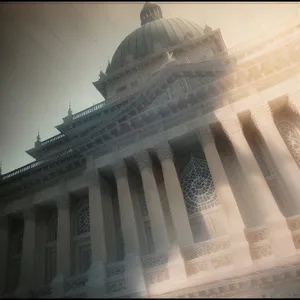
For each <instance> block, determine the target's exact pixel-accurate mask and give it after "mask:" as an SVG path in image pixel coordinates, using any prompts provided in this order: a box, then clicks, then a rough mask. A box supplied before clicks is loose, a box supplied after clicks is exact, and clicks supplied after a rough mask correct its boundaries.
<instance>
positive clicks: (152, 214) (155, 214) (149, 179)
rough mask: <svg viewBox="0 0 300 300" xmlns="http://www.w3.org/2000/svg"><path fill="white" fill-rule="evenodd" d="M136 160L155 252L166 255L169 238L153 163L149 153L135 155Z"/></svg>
mask: <svg viewBox="0 0 300 300" xmlns="http://www.w3.org/2000/svg"><path fill="white" fill-rule="evenodd" d="M135 160H136V162H137V164H138V167H139V170H140V172H141V176H142V181H143V187H144V193H145V198H146V203H147V208H148V212H149V219H150V223H151V230H152V235H153V241H154V247H155V252H156V253H165V252H167V251H168V247H169V237H168V231H167V227H166V221H165V216H164V212H163V209H162V204H161V200H160V196H159V192H158V188H157V184H156V181H155V178H154V174H153V169H152V162H151V159H150V157H149V154H148V153H147V151H142V152H140V153H138V154H137V155H135Z"/></svg>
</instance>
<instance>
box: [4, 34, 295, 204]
mask: <svg viewBox="0 0 300 300" xmlns="http://www.w3.org/2000/svg"><path fill="white" fill-rule="evenodd" d="M299 53H300V52H299V39H297V40H294V41H292V42H291V43H289V44H288V45H285V47H282V48H281V49H280V50H278V51H276V53H275V54H276V57H277V58H280V59H278V60H277V61H276V62H277V63H276V64H274V63H273V61H274V59H273V57H272V56H268V57H266V59H265V60H264V61H260V62H258V63H257V64H256V65H254V66H251V67H249V68H234V67H233V65H232V64H230V63H229V60H227V64H226V63H224V60H219V61H218V60H216V59H215V60H214V64H213V63H212V62H211V63H206V64H204V63H201V67H202V68H201V69H200V68H197V67H195V66H196V65H197V64H182V65H175V66H172V67H170V68H167V69H166V70H165V72H166V73H165V74H169V75H168V76H167V75H166V76H165V81H166V84H167V86H170V85H172V83H174V82H176V80H179V81H180V80H181V81H182V79H185V80H186V81H187V83H188V88H185V90H184V89H183V90H184V93H183V94H182V91H181V94H178V93H177V91H178V90H176V88H178V86H181V87H183V86H184V85H183V84H182V85H180V84H179V85H178V84H177V85H176V84H175V86H174V90H173V91H174V92H175V94H176V93H177V95H178V96H179V97H176V96H174V97H171V98H170V99H167V101H166V100H165V101H157V99H158V97H160V96H161V95H162V94H163V93H165V92H166V87H167V86H166V85H161V86H159V85H157V86H156V87H155V88H153V86H151V87H149V88H148V89H147V90H144V91H143V93H141V94H140V95H139V96H138V97H136V98H135V99H134V100H133V102H132V103H129V104H128V106H127V107H126V109H125V108H124V109H122V110H121V111H120V112H118V113H116V116H115V118H112V119H110V120H109V121H110V122H109V123H106V124H103V126H102V128H101V127H100V128H99V129H98V128H96V129H94V130H93V131H92V132H90V133H89V134H87V135H86V136H85V137H83V138H81V139H78V140H76V141H75V142H74V143H70V144H69V145H70V146H71V149H72V151H74V153H76V156H73V157H72V154H71V153H69V154H66V156H63V157H62V158H60V159H57V160H56V161H54V162H53V164H54V165H57V169H55V168H54V169H55V171H54V172H53V170H52V168H53V167H54V166H51V164H52V161H45V162H43V161H42V162H39V161H38V162H34V163H32V164H29V165H27V166H24V167H22V168H20V169H17V170H14V171H13V172H10V173H8V174H4V175H3V176H2V181H1V182H0V186H1V197H2V198H3V199H4V198H7V197H12V194H11V193H12V192H13V191H15V190H17V192H20V193H23V192H24V191H25V190H28V189H31V187H33V186H34V182H36V183H37V186H39V185H41V184H42V183H43V182H47V180H50V179H51V178H52V179H55V178H57V177H59V176H60V173H61V170H60V165H63V159H66V160H67V159H69V158H70V161H69V162H70V164H71V167H69V168H70V170H71V169H72V168H73V169H74V167H76V161H80V162H81V163H80V164H79V165H77V167H78V168H80V167H81V168H83V167H84V163H85V159H84V157H85V156H86V155H88V154H89V153H93V154H94V155H99V157H100V156H104V155H106V154H107V153H110V152H115V151H116V150H118V148H122V147H124V145H128V144H130V143H134V142H136V141H137V140H142V139H145V138H147V137H149V136H152V135H155V134H157V133H158V132H162V131H165V130H168V129H169V128H174V127H176V126H181V125H182V124H184V123H185V122H186V120H191V119H192V118H194V117H198V118H199V116H204V115H206V114H208V113H210V112H211V111H214V110H215V109H217V108H220V107H222V106H224V105H226V104H233V103H235V102H236V101H239V100H240V99H242V98H245V97H247V96H249V93H252V92H253V90H256V91H263V90H265V89H267V88H270V87H272V86H274V85H277V84H280V82H283V81H285V80H287V78H291V77H293V76H296V75H297V74H299V69H300V67H299V63H300V61H299ZM218 63H219V65H221V67H219V69H218V68H217V65H218ZM188 65H189V68H188V67H187V66H188ZM226 65H227V66H229V67H228V68H227V69H228V70H227V69H226ZM204 66H205V68H206V69H205V68H204ZM179 67H180V68H179ZM193 67H194V68H193ZM176 68H179V69H178V70H179V71H181V72H173V70H175V69H176ZM185 68H187V70H188V74H190V80H189V76H187V74H186V73H185V72H184V71H183V70H184V69H185ZM191 69H192V70H191ZM213 69H215V72H212V71H213ZM197 70H198V71H197ZM195 72H196V73H195ZM201 72H202V73H201ZM195 74H198V79H197V80H198V81H197V80H195ZM199 74H201V75H202V76H200V75H199ZM203 74H206V75H207V74H214V76H212V79H213V80H211V81H205V80H204V81H202V82H201V80H203V77H205V76H203ZM219 75H222V76H219ZM196 77H197V76H196ZM191 80H194V81H195V82H194V83H193V82H192V81H191ZM155 101H156V102H155ZM154 102H155V103H154ZM192 115H193V116H194V117H193V116H192ZM116 145H118V147H116ZM72 166H73V167H72ZM41 172H45V176H44V177H43V178H44V179H43V180H41V178H40V177H41V174H42V173H41ZM63 172H68V167H65V169H64V170H63ZM51 174H52V175H51ZM43 175H44V174H43ZM35 176H36V177H39V178H38V179H36V178H35ZM8 186H9V189H8V188H7V187H8Z"/></svg>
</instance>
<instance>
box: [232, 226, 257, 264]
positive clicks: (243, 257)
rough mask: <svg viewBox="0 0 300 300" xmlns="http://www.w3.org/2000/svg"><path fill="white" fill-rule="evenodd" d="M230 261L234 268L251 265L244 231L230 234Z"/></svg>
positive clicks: (251, 261)
mask: <svg viewBox="0 0 300 300" xmlns="http://www.w3.org/2000/svg"><path fill="white" fill-rule="evenodd" d="M230 243H231V251H232V261H233V265H234V268H235V269H241V268H247V267H249V266H252V265H253V260H252V258H251V254H250V249H249V244H248V242H247V240H246V236H245V233H244V232H237V233H234V234H231V235H230Z"/></svg>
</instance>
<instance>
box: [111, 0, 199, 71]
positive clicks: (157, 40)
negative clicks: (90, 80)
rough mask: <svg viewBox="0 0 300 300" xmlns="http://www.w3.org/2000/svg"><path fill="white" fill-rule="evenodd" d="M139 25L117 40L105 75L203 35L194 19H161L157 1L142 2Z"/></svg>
mask: <svg viewBox="0 0 300 300" xmlns="http://www.w3.org/2000/svg"><path fill="white" fill-rule="evenodd" d="M157 7H158V8H159V9H158V8H157ZM147 9H150V11H148V10H147ZM141 24H144V25H142V26H141V27H139V28H138V29H136V30H134V31H133V32H132V33H130V34H129V35H128V36H127V37H126V38H125V39H124V40H123V41H122V42H121V44H120V45H119V47H118V48H117V50H116V51H115V53H114V55H113V57H112V60H111V63H110V65H109V67H108V68H107V70H106V73H107V74H109V73H113V72H115V71H116V70H118V69H120V68H123V67H125V66H127V65H129V64H131V63H132V62H133V61H135V60H141V59H143V58H144V57H146V56H148V55H150V54H153V53H155V52H157V51H160V50H162V49H166V50H167V49H168V48H170V47H172V46H176V45H178V44H181V43H183V42H184V41H185V40H186V39H190V38H194V37H199V36H201V35H203V34H204V30H203V29H202V28H201V27H200V26H199V25H198V24H196V23H194V22H191V21H187V20H184V19H181V18H167V19H163V18H162V13H161V10H160V7H159V6H158V5H157V4H155V5H154V4H153V5H150V4H149V3H146V4H145V5H144V7H143V9H142V12H141Z"/></svg>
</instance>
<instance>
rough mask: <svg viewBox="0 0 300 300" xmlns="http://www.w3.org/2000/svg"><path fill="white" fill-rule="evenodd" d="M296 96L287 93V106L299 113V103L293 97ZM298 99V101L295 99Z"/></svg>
mask: <svg viewBox="0 0 300 300" xmlns="http://www.w3.org/2000/svg"><path fill="white" fill-rule="evenodd" d="M296 97H299V96H298V95H296V94H289V96H288V102H287V104H288V106H289V108H290V109H291V110H292V111H293V112H294V113H295V114H296V115H300V105H299V100H298V99H295V98H296ZM297 100H298V101H297Z"/></svg>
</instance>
